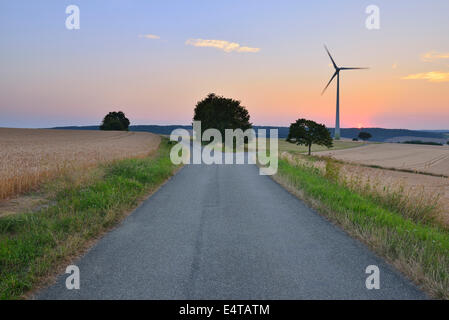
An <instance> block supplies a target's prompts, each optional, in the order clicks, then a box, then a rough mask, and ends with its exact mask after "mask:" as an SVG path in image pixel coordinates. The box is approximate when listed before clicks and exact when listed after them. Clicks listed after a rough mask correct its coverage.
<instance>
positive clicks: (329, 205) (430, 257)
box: [275, 158, 449, 299]
mask: <svg viewBox="0 0 449 320" xmlns="http://www.w3.org/2000/svg"><path fill="white" fill-rule="evenodd" d="M332 165H333V164H331V165H330V166H332ZM337 177H338V173H336V172H335V169H333V168H327V170H326V172H324V173H323V171H322V170H320V169H319V168H316V167H313V166H308V165H304V164H294V163H292V162H291V161H289V160H286V159H285V158H282V159H279V169H278V174H277V176H276V177H275V179H276V180H277V181H278V182H279V183H281V184H283V185H284V186H285V187H287V189H289V190H290V191H291V192H293V193H294V194H296V195H297V196H299V197H301V198H302V199H304V200H305V201H307V202H308V203H309V204H310V205H312V206H313V207H315V208H316V209H317V210H318V211H320V212H321V213H322V214H323V215H325V216H326V217H328V218H329V219H330V220H332V221H334V222H335V223H337V224H338V225H340V226H341V227H342V228H343V229H345V230H346V231H347V232H348V233H349V234H351V235H353V236H355V237H356V238H359V239H360V240H362V241H363V242H364V243H366V244H367V245H368V246H370V247H371V248H372V249H373V250H374V251H376V252H377V253H378V254H380V255H382V256H384V257H385V258H386V260H387V261H389V262H390V263H392V264H393V265H394V266H396V267H397V268H398V269H399V270H401V271H402V272H403V273H405V274H406V275H407V276H409V277H410V278H411V279H412V280H414V281H415V283H417V284H418V285H420V286H421V287H422V288H423V289H424V290H425V291H426V292H428V293H429V294H430V295H431V296H433V297H435V298H441V299H449V233H448V231H447V230H445V229H444V228H442V227H439V226H438V225H435V224H434V223H433V222H432V219H430V216H431V213H430V212H427V213H426V212H425V210H426V209H429V208H428V207H426V206H424V207H423V211H422V212H420V213H422V214H424V215H428V216H429V219H425V218H424V219H415V218H414V217H416V214H417V213H416V212H415V213H413V215H412V216H408V215H407V214H404V212H401V211H400V210H398V204H400V203H401V201H403V200H404V198H403V197H402V198H401V197H396V198H395V197H394V196H391V197H390V198H389V199H379V198H378V195H377V196H376V195H375V194H370V193H369V192H367V191H366V190H365V191H364V192H357V191H354V189H351V188H350V187H349V186H347V185H345V184H344V183H341V182H339V181H338V178H337Z"/></svg>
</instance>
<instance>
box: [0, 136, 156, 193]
mask: <svg viewBox="0 0 449 320" xmlns="http://www.w3.org/2000/svg"><path fill="white" fill-rule="evenodd" d="M160 140H161V139H160V137H159V136H157V135H154V134H151V133H146V132H119V131H87V130H86V131H81V130H50V129H48V130H47V129H9V128H0V200H2V199H6V198H8V197H11V196H14V195H17V194H20V193H23V192H26V191H29V190H31V189H33V188H34V187H36V186H37V185H38V184H39V183H41V182H43V181H45V180H46V179H50V178H53V177H55V176H57V175H60V174H62V173H64V172H69V171H72V170H77V169H78V170H79V169H83V168H89V167H93V166H95V165H97V164H99V163H105V162H109V161H113V160H118V159H124V158H131V157H144V156H146V155H148V154H149V153H151V152H152V151H154V150H156V149H157V147H158V146H159V143H160Z"/></svg>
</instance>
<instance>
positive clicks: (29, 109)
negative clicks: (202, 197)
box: [0, 0, 449, 129]
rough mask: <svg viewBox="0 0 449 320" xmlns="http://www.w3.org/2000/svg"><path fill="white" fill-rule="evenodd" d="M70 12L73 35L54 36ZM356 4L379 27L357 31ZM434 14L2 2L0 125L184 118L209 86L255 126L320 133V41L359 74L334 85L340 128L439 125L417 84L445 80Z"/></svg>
mask: <svg viewBox="0 0 449 320" xmlns="http://www.w3.org/2000/svg"><path fill="white" fill-rule="evenodd" d="M70 4H75V5H78V6H79V8H80V13H81V16H80V18H81V28H80V30H67V29H66V28H65V19H66V16H67V15H66V13H65V8H66V6H68V5H70ZM370 4H376V5H378V6H379V8H380V18H381V28H380V29H379V30H367V29H366V28H365V19H366V17H367V14H366V13H365V8H366V7H367V6H368V5H370ZM448 12H449V1H443V0H441V1H400V0H398V1H376V2H371V1H314V2H312V1H261V0H258V1H99V0H89V1H87V0H84V1H22V0H18V1H5V0H2V1H0V32H1V37H0V49H1V53H0V55H1V56H0V57H1V59H0V68H1V70H2V73H3V75H2V77H1V78H0V96H1V100H0V110H1V117H0V126H6V127H49V126H57V125H84V124H86V125H87V124H96V123H99V122H100V121H101V118H102V116H103V115H104V114H105V113H107V112H108V111H111V110H115V109H122V110H123V111H125V113H126V114H127V115H128V116H129V117H130V119H131V121H132V123H134V124H173V123H180V124H181V123H182V124H186V123H189V122H190V121H191V118H192V115H193V107H194V105H195V103H196V102H197V101H198V100H200V99H201V98H202V97H204V96H205V95H206V94H207V93H209V92H216V93H217V94H222V95H225V96H230V97H233V98H236V99H240V100H241V101H242V104H243V105H245V106H247V108H248V109H249V111H250V114H251V116H252V121H253V122H254V123H255V124H272V125H288V124H289V123H291V122H293V121H294V120H295V119H297V118H299V117H308V118H312V119H315V120H317V121H320V122H323V123H325V124H326V125H328V126H333V121H334V113H335V110H334V109H335V91H334V89H335V88H333V87H331V88H330V89H329V92H327V93H326V94H325V95H324V96H323V97H322V96H321V95H320V92H321V90H322V88H323V87H324V85H325V84H326V82H327V81H328V79H329V77H330V76H331V74H332V69H331V68H330V67H329V60H328V58H327V56H326V54H325V52H324V49H323V44H324V43H326V44H327V45H328V46H329V48H330V50H331V52H332V54H333V55H334V57H335V59H336V61H337V63H339V64H341V65H355V66H369V67H371V69H370V70H369V71H367V72H354V73H351V74H349V73H348V74H344V75H343V77H342V101H341V103H342V125H343V126H345V127H348V126H357V125H359V124H362V125H363V126H379V127H402V128H415V129H440V128H449V111H448V110H449V108H448V107H449V105H448V104H449V90H448V84H449V82H448V81H445V79H446V78H443V81H438V82H435V81H431V80H428V79H427V78H426V75H428V74H429V72H438V75H442V76H443V77H445V75H446V74H449V73H448V72H449V59H447V58H445V53H447V52H449V44H448V42H447V35H448V34H449V23H448V18H447V14H448ZM149 34H151V35H156V36H158V37H159V38H158V39H149V38H145V37H141V36H142V35H149ZM139 36H140V37H139ZM188 39H203V40H204V39H205V40H218V41H227V42H229V43H238V44H239V45H240V46H242V47H250V48H257V49H258V51H257V52H237V51H234V52H224V51H223V50H219V49H217V48H211V47H195V46H192V45H187V44H186V41H187V40H188ZM426 53H432V57H438V58H435V59H432V61H424V59H423V55H425V54H426ZM410 75H412V76H414V75H415V78H413V77H409V79H407V80H404V78H406V77H407V76H410ZM416 75H417V76H416ZM431 75H433V74H431ZM410 79H413V80H410ZM426 79H427V80H426Z"/></svg>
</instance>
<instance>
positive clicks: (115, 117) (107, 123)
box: [100, 111, 130, 131]
mask: <svg viewBox="0 0 449 320" xmlns="http://www.w3.org/2000/svg"><path fill="white" fill-rule="evenodd" d="M129 123H130V122H129V119H128V118H127V117H126V116H125V114H124V113H123V112H122V111H118V112H115V111H113V112H109V113H108V114H107V115H106V116H105V117H104V119H103V122H102V124H101V126H100V130H116V131H128V130H129Z"/></svg>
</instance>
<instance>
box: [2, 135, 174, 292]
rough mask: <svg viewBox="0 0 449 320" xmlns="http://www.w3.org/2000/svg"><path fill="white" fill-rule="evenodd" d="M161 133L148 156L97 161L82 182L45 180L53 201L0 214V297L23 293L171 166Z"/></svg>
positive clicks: (114, 221) (125, 209) (121, 212)
mask: <svg viewBox="0 0 449 320" xmlns="http://www.w3.org/2000/svg"><path fill="white" fill-rule="evenodd" d="M169 153H170V146H169V143H168V141H167V139H163V140H162V142H161V144H160V147H159V150H158V151H157V153H156V154H155V155H154V156H152V157H146V158H139V159H126V160H118V161H116V162H113V163H110V164H107V165H102V166H100V167H98V168H97V169H95V170H92V171H91V173H90V174H89V176H90V179H88V178H86V177H84V178H83V179H82V180H83V183H71V181H70V179H71V178H70V177H66V178H62V179H59V180H57V181H56V182H54V183H52V184H50V185H48V186H47V190H50V191H51V190H53V192H50V193H52V194H53V195H52V199H51V200H52V201H53V203H54V205H52V206H50V207H48V208H44V209H42V210H40V211H38V212H35V213H23V214H16V215H12V216H6V217H3V218H0V299H17V298H21V297H24V294H26V293H27V292H28V291H29V290H31V289H33V288H35V287H36V286H38V285H40V284H42V283H45V281H46V279H47V278H48V277H49V276H51V275H53V274H54V272H55V270H57V269H58V268H61V266H63V264H64V263H67V262H68V261H70V259H72V258H73V257H75V256H76V254H78V253H80V252H81V251H82V250H84V249H85V248H86V247H88V245H89V243H91V242H92V241H93V240H94V239H95V238H97V237H98V236H100V235H101V234H103V233H104V232H106V231H107V230H109V229H110V228H111V227H113V226H115V225H116V224H117V223H118V222H120V221H121V220H122V219H123V218H124V217H125V216H126V215H127V213H128V212H130V210H131V209H133V208H135V207H136V206H137V204H138V203H139V201H140V200H142V199H143V197H144V196H146V195H148V194H149V193H150V192H152V191H154V190H155V189H156V188H158V187H159V186H160V185H161V184H162V183H163V182H164V181H166V179H168V178H169V177H170V176H171V175H172V174H173V173H174V171H175V170H176V166H174V165H173V164H172V163H171V161H170V157H169Z"/></svg>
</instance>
